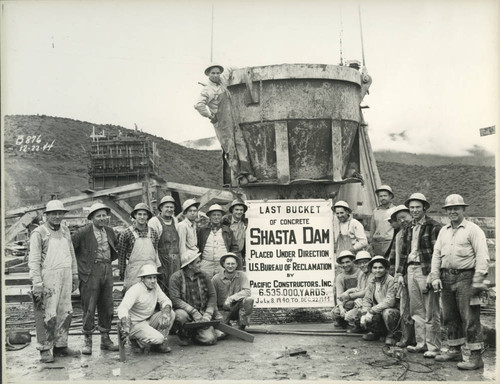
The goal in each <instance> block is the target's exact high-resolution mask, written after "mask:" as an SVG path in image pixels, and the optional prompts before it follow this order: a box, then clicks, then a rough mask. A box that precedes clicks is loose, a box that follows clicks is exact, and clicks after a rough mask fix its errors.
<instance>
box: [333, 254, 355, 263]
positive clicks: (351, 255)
mask: <svg viewBox="0 0 500 384" xmlns="http://www.w3.org/2000/svg"><path fill="white" fill-rule="evenodd" d="M344 257H348V258H350V259H351V260H354V259H355V258H356V256H354V253H352V252H351V251H342V252H340V253H339V255H338V256H337V263H340V260H341V259H343V258H344Z"/></svg>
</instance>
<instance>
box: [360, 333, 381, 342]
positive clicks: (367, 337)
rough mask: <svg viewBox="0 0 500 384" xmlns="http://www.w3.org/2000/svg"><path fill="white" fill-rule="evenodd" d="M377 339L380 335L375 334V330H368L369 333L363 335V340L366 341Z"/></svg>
mask: <svg viewBox="0 0 500 384" xmlns="http://www.w3.org/2000/svg"><path fill="white" fill-rule="evenodd" d="M377 339H378V336H377V335H375V334H374V333H373V332H368V333H366V334H364V335H363V340H366V341H375V340H377Z"/></svg>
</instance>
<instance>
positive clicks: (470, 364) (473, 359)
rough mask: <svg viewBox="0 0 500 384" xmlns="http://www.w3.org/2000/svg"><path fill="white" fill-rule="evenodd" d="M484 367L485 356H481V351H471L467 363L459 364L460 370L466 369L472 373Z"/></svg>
mask: <svg viewBox="0 0 500 384" xmlns="http://www.w3.org/2000/svg"><path fill="white" fill-rule="evenodd" d="M483 367H484V361H483V356H481V351H480V350H477V351H470V357H469V360H467V361H461V362H460V363H458V364H457V368H458V369H466V370H469V371H472V370H474V369H479V368H483Z"/></svg>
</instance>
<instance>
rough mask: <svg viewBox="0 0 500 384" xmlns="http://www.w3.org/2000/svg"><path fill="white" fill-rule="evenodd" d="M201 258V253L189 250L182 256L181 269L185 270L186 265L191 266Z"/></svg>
mask: <svg viewBox="0 0 500 384" xmlns="http://www.w3.org/2000/svg"><path fill="white" fill-rule="evenodd" d="M200 256H201V253H200V252H199V251H198V250H192V249H190V250H188V251H186V252H184V253H183V254H182V255H181V268H184V267H185V266H186V265H189V264H191V263H192V262H193V261H195V260H196V259H197V258H198V257H200Z"/></svg>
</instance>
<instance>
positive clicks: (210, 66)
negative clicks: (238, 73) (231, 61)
mask: <svg viewBox="0 0 500 384" xmlns="http://www.w3.org/2000/svg"><path fill="white" fill-rule="evenodd" d="M213 67H217V68H219V69H220V73H222V72H224V67H223V66H222V65H220V64H215V63H212V64H210V65H209V66H208V67H207V68H206V69H205V76H208V74H209V73H210V70H211V69H212V68H213Z"/></svg>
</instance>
